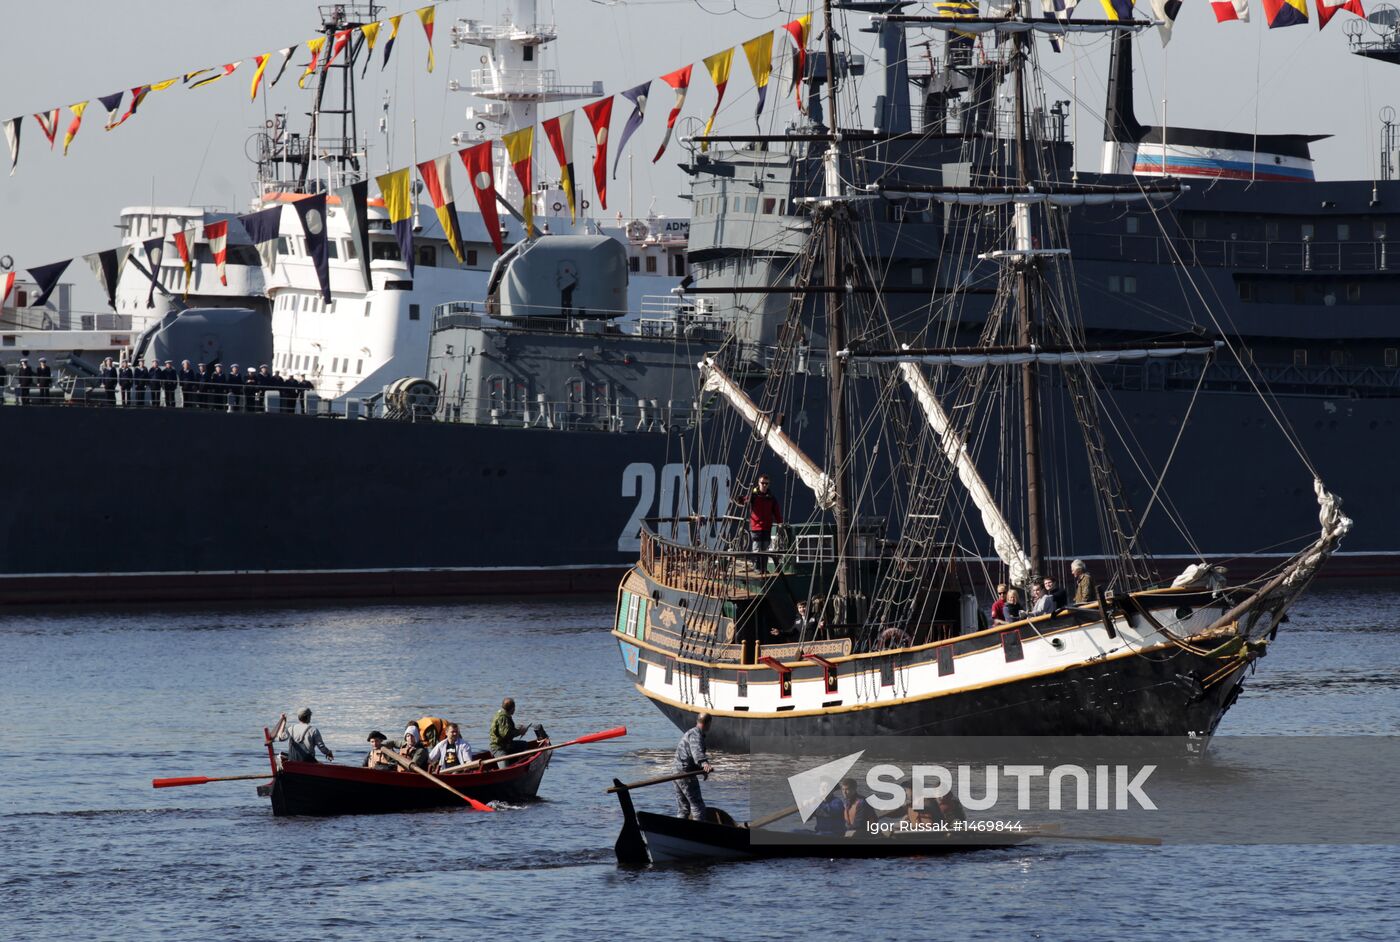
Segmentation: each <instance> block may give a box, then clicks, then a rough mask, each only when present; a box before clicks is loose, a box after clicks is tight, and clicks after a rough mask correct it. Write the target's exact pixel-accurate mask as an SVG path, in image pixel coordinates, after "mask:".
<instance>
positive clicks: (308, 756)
mask: <svg viewBox="0 0 1400 942" xmlns="http://www.w3.org/2000/svg"><path fill="white" fill-rule="evenodd" d="M272 741H273V742H283V741H285V742H286V743H287V758H288V759H290V760H291V761H293V762H315V761H316V750H317V749H319V750H321V752H322V753H323V754H324V755H325V757H326V758H327V759H328V760H330V761H331V762H334V761H335V754H334V753H332V752H331V751H330V749H329V748H327V746H326V741H325V740H324V739H322V738H321V731H320V730H319V729H317V728H316V727H314V726H312V725H311V710H310V708H308V707H302V708H301V709H300V710H298V711H297V721H296V722H295V723H290V724H289V723H288V722H287V718H286V717H285V716H284V717H282V719H281V720H280V721H279V722H278V723H277V732H276V733H274V734H273V736H272Z"/></svg>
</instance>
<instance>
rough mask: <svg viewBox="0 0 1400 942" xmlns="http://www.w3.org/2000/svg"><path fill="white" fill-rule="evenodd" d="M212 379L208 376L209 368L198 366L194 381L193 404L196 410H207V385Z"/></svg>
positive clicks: (203, 365) (202, 365)
mask: <svg viewBox="0 0 1400 942" xmlns="http://www.w3.org/2000/svg"><path fill="white" fill-rule="evenodd" d="M211 380H212V377H211V376H210V375H209V367H208V366H206V365H205V364H203V363H201V364H199V372H198V373H196V374H195V381H194V404H195V408H197V409H207V408H209V383H210V382H211Z"/></svg>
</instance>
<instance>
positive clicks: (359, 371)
mask: <svg viewBox="0 0 1400 942" xmlns="http://www.w3.org/2000/svg"><path fill="white" fill-rule="evenodd" d="M355 375H356V376H363V375H365V361H364V360H356V361H355Z"/></svg>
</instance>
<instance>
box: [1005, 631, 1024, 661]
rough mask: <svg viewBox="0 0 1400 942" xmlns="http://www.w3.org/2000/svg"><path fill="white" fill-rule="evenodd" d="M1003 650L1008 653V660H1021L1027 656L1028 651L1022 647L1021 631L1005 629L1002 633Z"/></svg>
mask: <svg viewBox="0 0 1400 942" xmlns="http://www.w3.org/2000/svg"><path fill="white" fill-rule="evenodd" d="M1001 650H1002V653H1004V654H1005V655H1006V660H1007V661H1008V662H1009V661H1019V660H1021V659H1022V658H1024V657H1025V656H1026V652H1025V651H1024V650H1023V649H1022V647H1021V633H1020V632H1019V631H1003V632H1002V633H1001Z"/></svg>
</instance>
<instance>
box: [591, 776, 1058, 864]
mask: <svg viewBox="0 0 1400 942" xmlns="http://www.w3.org/2000/svg"><path fill="white" fill-rule="evenodd" d="M613 785H614V787H615V788H617V793H616V794H617V800H618V803H619V804H620V805H621V806H622V817H623V822H622V832H621V833H620V834H619V835H618V838H617V843H616V845H614V849H615V851H616V852H617V862H618V863H619V864H625V865H628V866H645V865H647V864H665V863H686V862H692V861H706V860H710V861H716V860H762V859H772V858H787V857H826V858H841V859H847V858H849V859H860V858H867V859H868V858H878V857H925V856H941V855H943V854H958V853H964V852H967V851H974V850H988V849H990V848H993V847H1007V846H1010V845H1014V844H1020V843H1022V842H1024V841H1027V840H1029V839H1030V838H1031V837H1032V836H1033V835H1031V834H1014V833H1001V834H996V835H988V836H987V838H986V839H985V841H983V840H982V839H981V838H979V843H969V842H968V841H967V838H966V836H957V837H947V836H943V837H940V836H927V837H924V836H910V837H888V838H882V839H879V840H866V839H856V838H848V837H843V836H841V835H835V836H832V835H824V834H815V833H812V834H805V833H784V834H783V835H782V840H781V842H778V841H774V842H771V843H770V842H767V841H763V840H760V841H757V842H755V841H754V840H753V836H754V834H755V832H754V831H752V830H750V829H749V828H748V827H746V826H744V825H742V824H735V823H733V821H732V819H730V818H729V816H728V815H726V814H723V813H722V812H721V813H720V815H719V818H720V820H721V821H723V823H719V822H718V821H691V820H689V819H686V818H677V817H673V816H671V815H665V814H653V813H651V812H649V811H638V810H637V809H636V808H635V807H634V806H633V804H632V796H631V795H630V794H629V789H628V788H627V787H626V786H624V785H623V783H622V782H620V781H618V780H617V779H613Z"/></svg>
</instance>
